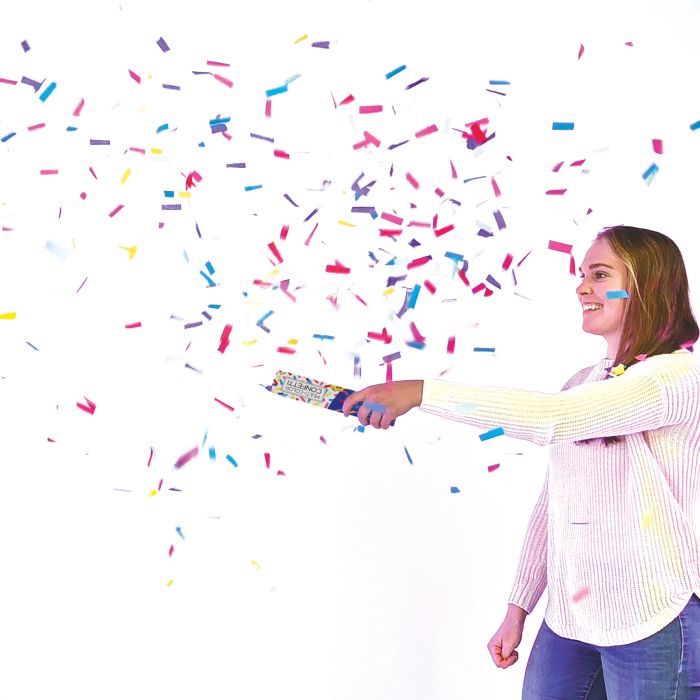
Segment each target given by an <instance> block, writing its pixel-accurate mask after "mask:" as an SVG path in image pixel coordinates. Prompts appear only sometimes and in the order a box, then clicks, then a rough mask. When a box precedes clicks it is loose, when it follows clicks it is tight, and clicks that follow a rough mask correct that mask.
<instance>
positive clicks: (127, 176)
mask: <svg viewBox="0 0 700 700" xmlns="http://www.w3.org/2000/svg"><path fill="white" fill-rule="evenodd" d="M129 175H131V168H127V169H126V170H125V171H124V174H123V175H122V179H121V180H120V184H121V185H123V184H124V183H125V182H126V181H127V180H128V179H129Z"/></svg>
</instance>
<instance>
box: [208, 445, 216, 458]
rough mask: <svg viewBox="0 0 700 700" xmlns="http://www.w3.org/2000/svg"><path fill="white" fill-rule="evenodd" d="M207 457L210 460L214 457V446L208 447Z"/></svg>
mask: <svg viewBox="0 0 700 700" xmlns="http://www.w3.org/2000/svg"><path fill="white" fill-rule="evenodd" d="M209 459H211V460H214V459H216V448H214V447H210V448H209Z"/></svg>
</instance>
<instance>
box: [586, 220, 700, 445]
mask: <svg viewBox="0 0 700 700" xmlns="http://www.w3.org/2000/svg"><path fill="white" fill-rule="evenodd" d="M600 239H603V240H605V241H607V243H608V245H609V246H610V249H611V250H612V252H613V254H614V255H616V256H617V257H618V258H620V260H621V261H622V263H623V264H624V266H625V271H626V291H627V294H628V298H627V299H626V300H625V308H624V311H623V316H622V332H621V334H620V343H619V345H618V348H617V355H616V356H615V358H614V362H613V365H612V366H613V367H617V366H618V365H620V364H622V365H624V367H625V369H628V368H629V367H631V366H632V365H634V364H637V362H639V361H640V360H638V359H637V357H638V356H639V355H646V357H653V356H654V355H663V354H666V353H671V352H674V351H676V350H678V349H679V348H681V347H683V348H687V349H688V350H690V352H693V344H694V343H695V342H696V341H697V339H698V336H699V335H700V329H698V324H697V322H696V320H695V317H694V316H693V311H692V309H691V305H690V298H689V293H688V276H687V274H686V270H685V264H684V262H683V256H682V255H681V251H680V250H679V248H678V246H677V245H676V244H675V243H674V242H673V241H672V240H671V239H670V238H669V237H668V236H665V235H664V234H663V233H659V232H658V231H650V230H649V229H646V228H637V227H635V226H612V227H610V228H605V229H603V230H602V231H601V232H600V233H598V235H597V236H596V237H595V240H596V241H597V240H600ZM610 378H611V377H607V378H606V379H610ZM592 439H595V438H591V440H592ZM591 440H577V441H576V444H577V445H578V444H582V443H588V442H590V441H591ZM603 440H604V441H605V444H606V445H609V444H611V443H615V442H620V440H621V438H620V437H619V436H614V437H604V438H603Z"/></svg>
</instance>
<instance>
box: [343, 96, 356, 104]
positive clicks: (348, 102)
mask: <svg viewBox="0 0 700 700" xmlns="http://www.w3.org/2000/svg"><path fill="white" fill-rule="evenodd" d="M354 101H355V97H354V96H353V95H348V96H347V97H346V98H345V99H344V100H342V101H341V102H340V106H342V105H349V104H350V103H351V102H354Z"/></svg>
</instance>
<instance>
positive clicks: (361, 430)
mask: <svg viewBox="0 0 700 700" xmlns="http://www.w3.org/2000/svg"><path fill="white" fill-rule="evenodd" d="M355 430H357V432H358V433H364V432H365V426H364V425H358V426H357V428H355Z"/></svg>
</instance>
